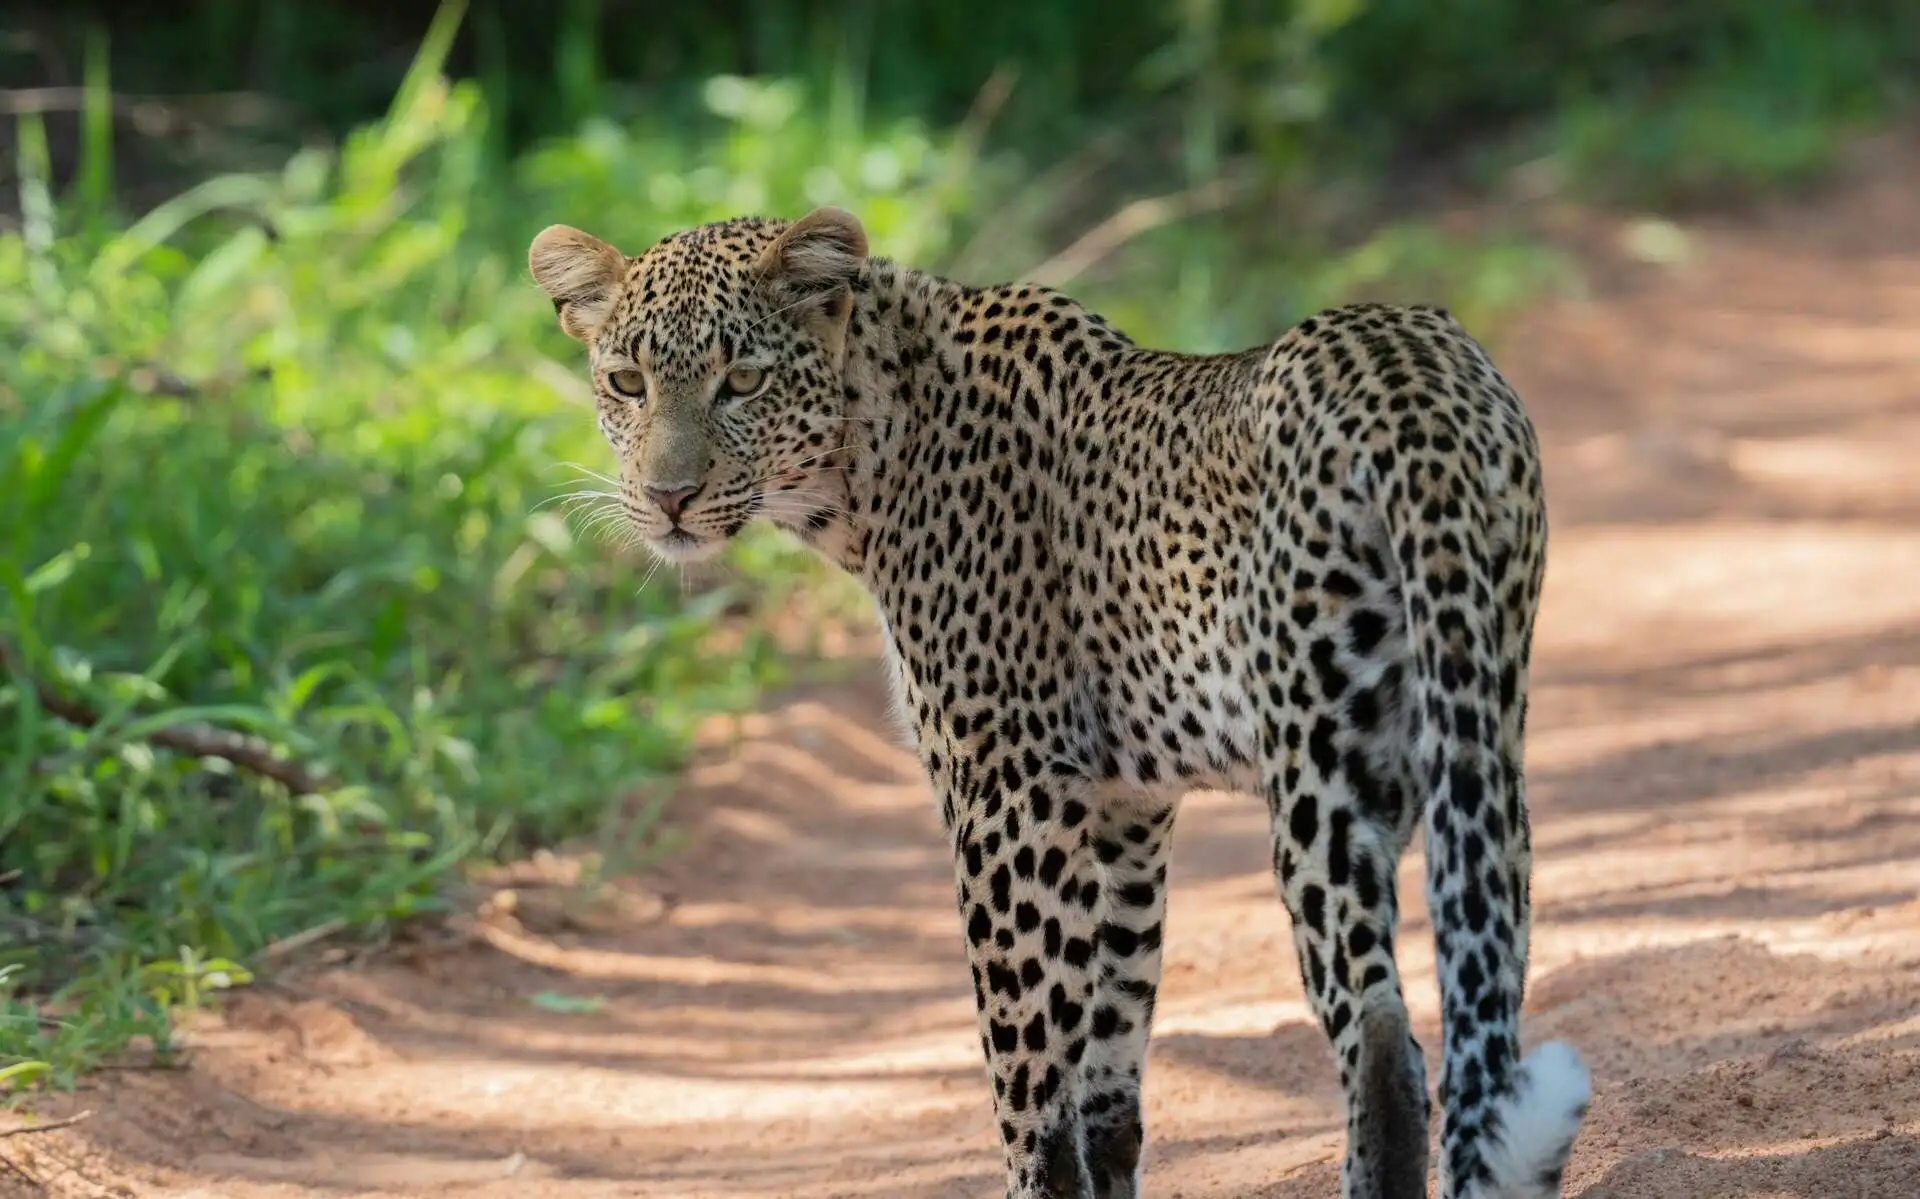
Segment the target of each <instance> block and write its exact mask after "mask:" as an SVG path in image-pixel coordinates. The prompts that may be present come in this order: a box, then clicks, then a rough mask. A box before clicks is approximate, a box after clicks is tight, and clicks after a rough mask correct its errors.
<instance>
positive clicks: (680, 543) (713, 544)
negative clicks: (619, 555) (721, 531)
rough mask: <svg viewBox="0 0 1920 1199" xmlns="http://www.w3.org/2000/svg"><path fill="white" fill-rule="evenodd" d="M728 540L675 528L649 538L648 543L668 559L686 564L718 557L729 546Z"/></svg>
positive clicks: (657, 552)
mask: <svg viewBox="0 0 1920 1199" xmlns="http://www.w3.org/2000/svg"><path fill="white" fill-rule="evenodd" d="M727 540H728V539H727V538H725V537H703V536H701V535H700V534H698V533H689V532H687V530H685V529H680V528H675V529H670V530H668V531H667V532H666V533H665V534H663V535H662V536H659V537H649V538H647V545H648V547H649V548H651V549H652V550H653V552H654V553H656V554H658V555H660V556H661V557H662V558H665V559H666V560H667V561H669V562H672V563H675V564H677V565H681V566H685V565H690V564H692V563H695V562H705V561H707V560H709V559H711V558H714V557H716V556H717V555H718V554H719V553H720V551H721V550H724V549H726V548H727Z"/></svg>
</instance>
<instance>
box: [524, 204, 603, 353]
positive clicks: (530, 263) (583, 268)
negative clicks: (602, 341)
mask: <svg viewBox="0 0 1920 1199" xmlns="http://www.w3.org/2000/svg"><path fill="white" fill-rule="evenodd" d="M527 267H528V269H529V270H531V271H532V272H533V278H534V282H536V283H538V284H539V285H540V286H541V288H542V289H543V290H545V292H546V293H547V295H548V296H549V297H551V298H552V300H553V311H554V314H555V315H556V316H558V317H559V318H560V328H561V330H562V331H563V332H565V333H566V335H567V336H568V337H571V338H573V339H574V340H575V341H582V342H585V341H592V340H593V335H594V333H595V332H597V331H598V330H599V328H600V325H601V324H602V322H604V321H605V320H606V319H607V314H608V313H610V312H611V311H613V301H614V297H615V294H616V291H617V289H618V288H619V286H620V281H621V280H622V279H624V278H626V274H627V258H626V255H624V254H622V253H621V252H620V251H618V250H616V249H614V248H613V247H612V246H610V245H608V244H607V243H606V242H603V241H601V240H600V239H599V238H597V237H595V236H593V235H592V234H591V233H582V232H581V231H580V230H578V229H574V228H571V227H569V226H567V225H549V226H547V227H546V228H545V229H542V230H541V231H540V233H539V235H538V236H536V237H535V238H534V239H533V244H532V245H531V246H529V247H528V248H527Z"/></svg>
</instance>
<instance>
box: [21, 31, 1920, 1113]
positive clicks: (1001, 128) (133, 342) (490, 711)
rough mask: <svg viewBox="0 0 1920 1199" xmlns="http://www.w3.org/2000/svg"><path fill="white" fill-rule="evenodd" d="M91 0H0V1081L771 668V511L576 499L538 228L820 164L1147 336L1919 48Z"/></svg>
mask: <svg viewBox="0 0 1920 1199" xmlns="http://www.w3.org/2000/svg"><path fill="white" fill-rule="evenodd" d="M128 8H129V6H125V5H117V4H109V3H105V2H103V0H71V2H69V3H65V4H62V5H60V6H57V7H56V6H36V5H31V4H28V5H22V4H14V5H11V6H9V8H8V11H7V15H6V16H5V17H0V82H3V83H4V86H3V87H0V103H4V105H5V112H6V113H7V114H10V119H8V120H7V121H5V122H4V127H0V151H4V157H3V159H0V178H3V179H4V183H5V186H4V188H3V189H0V192H3V193H4V198H0V214H4V215H0V1086H4V1085H5V1084H7V1083H8V1082H12V1083H16V1084H23V1083H27V1082H32V1081H36V1080H38V1081H51V1082H55V1083H69V1082H71V1081H72V1080H73V1079H74V1077H75V1076H76V1074H77V1073H78V1072H80V1071H82V1070H84V1069H86V1068H87V1067H89V1066H91V1065H93V1064H95V1063H97V1062H98V1061H100V1060H101V1057H102V1055H105V1054H109V1053H113V1052H116V1051H119V1050H121V1049H124V1048H125V1047H126V1046H128V1045H129V1044H131V1043H139V1044H142V1045H144V1046H146V1047H147V1048H148V1049H149V1051H151V1052H159V1053H166V1052H168V1051H169V1050H170V1047H171V1040H170V1036H171V1034H170V1031H169V1030H170V1027H171V1025H170V1022H169V1014H170V1013H171V1012H172V1011H174V1010H177V1009H178V1008H180V1007H183V1006H192V1005H194V1004H196V1003H198V1002H200V1001H201V1000H202V998H203V997H204V996H205V995H206V994H207V993H209V992H210V991H214V990H217V989H219V988H221V987H223V986H229V985H234V984H236V983H239V982H244V981H245V980H246V979H247V977H248V974H247V971H248V969H250V968H258V967H259V966H260V965H262V964H263V963H264V964H272V963H273V962H275V961H276V960H278V959H279V957H280V956H281V955H282V954H283V953H285V952H287V951H289V950H290V949H292V948H294V947H298V946H301V945H305V944H310V943H312V942H314V941H317V940H320V939H324V938H326V937H328V936H332V935H334V934H345V935H352V936H359V937H366V936H376V937H377V936H380V935H384V934H386V933H388V932H390V931H391V930H392V929H393V928H394V927H395V926H396V925H397V924H398V923H399V922H401V921H403V920H405V919H406V918H408V917H410V916H413V915H416V914H419V913H422V912H426V911H431V910H434V909H435V908H437V907H440V906H443V905H444V904H445V903H446V902H447V898H446V897H447V894H448V892H447V884H448V883H449V882H450V881H453V880H457V879H458V878H460V877H461V875H462V873H463V872H464V871H466V870H468V869H470V868H471V867H473V866H475V865H477V864H484V863H486V862H488V861H492V860H496V859H499V858H503V857H509V856H512V855H514V854H517V853H521V852H524V851H525V850H526V849H527V848H528V847H530V846H534V845H540V844H549V843H554V842H557V841H559V840H562V839H566V838H573V837H589V838H592V840H593V842H594V844H595V846H596V852H597V853H598V854H599V855H600V857H601V858H602V860H603V861H604V863H605V865H604V867H603V868H604V869H605V870H607V871H614V870H619V869H626V868H631V867H632V866H633V865H634V864H635V863H637V862H639V861H641V860H643V859H644V857H645V855H646V854H647V853H649V852H652V851H654V850H655V849H656V848H657V845H658V834H659V828H658V824H657V818H658V815H659V812H660V807H661V804H662V802H663V800H664V798H665V796H666V795H667V793H668V791H667V789H668V788H669V787H670V786H671V782H672V779H673V777H674V773H675V771H676V769H677V767H678V766H679V764H680V763H681V762H682V760H683V758H684V755H685V752H686V749H687V745H688V740H689V736H690V733H691V730H692V728H693V727H694V726H695V724H697V723H698V722H699V721H701V720H702V719H704V718H705V717H707V716H709V715H712V714H714V713H719V712H726V711H731V710H738V709H739V708H741V707H742V706H744V705H746V704H749V703H751V702H752V701H753V700H754V698H755V697H756V696H757V695H758V694H759V693H760V691H761V690H762V689H763V688H764V687H766V686H767V685H769V684H771V683H773V682H776V681H778V680H779V679H780V678H782V677H784V673H785V671H786V668H787V666H788V664H789V659H788V658H787V657H786V656H785V655H783V654H782V653H781V652H780V651H779V650H778V649H777V648H776V646H775V643H774V640H773V638H772V636H771V634H770V633H769V632H768V626H767V622H766V621H765V620H764V619H763V617H764V615H765V614H767V613H768V612H770V611H772V610H773V608H774V607H775V606H779V605H786V604H788V603H789V601H790V600H791V599H792V598H793V597H794V596H795V595H796V594H797V593H796V591H795V590H794V589H795V588H805V589H807V591H808V593H809V594H812V593H814V592H815V591H816V590H817V585H818V582H819V575H818V572H815V571H811V570H810V569H809V568H808V567H806V566H805V565H804V560H803V559H802V558H801V557H800V556H799V555H798V553H797V552H796V551H794V550H792V549H791V548H789V547H786V546H784V545H782V544H781V543H778V542H776V541H772V540H769V539H767V538H758V537H756V538H749V539H747V540H746V541H745V542H744V543H743V544H742V545H741V546H740V547H738V550H737V552H736V553H734V554H733V555H732V557H731V560H730V565H729V568H728V569H727V570H726V571H724V572H722V574H721V575H720V576H719V577H718V578H705V577H702V578H698V579H695V580H692V581H691V582H689V583H687V584H685V585H676V584H675V583H674V582H673V581H672V580H668V581H666V582H664V583H663V582H661V581H658V580H653V579H652V578H651V576H650V575H649V574H648V573H647V570H648V565H647V563H646V562H644V561H640V560H636V556H635V555H632V554H622V553H619V552H616V551H618V550H619V549H620V548H621V547H619V546H617V545H612V544H609V542H608V539H607V538H606V537H603V536H600V535H599V534H601V533H604V532H607V531H608V530H609V529H610V527H611V526H610V525H609V524H608V523H607V522H606V521H605V519H604V518H605V510H604V508H603V507H602V506H601V505H600V503H599V501H602V500H604V499H605V496H604V495H603V494H595V493H596V492H599V491H600V490H601V489H602V488H603V487H604V483H603V482H602V481H600V480H598V479H597V478H596V472H597V470H599V469H604V468H605V467H606V466H607V460H606V454H605V451H604V448H603V447H602V446H601V444H600V443H599V441H598V435H597V433H595V431H594V429H593V424H592V421H591V419H590V418H589V416H588V413H587V411H586V410H585V408H584V407H583V403H584V392H583V388H582V385H581V384H580V382H579V381H578V380H577V379H576V377H575V364H576V362H577V348H576V347H573V346H572V345H571V344H570V343H567V342H565V341H564V340H563V339H562V338H561V337H560V335H559V334H558V332H557V331H556V330H555V329H554V328H553V322H552V320H551V314H550V311H549V310H548V308H547V305H546V304H545V302H544V301H543V300H542V299H541V298H540V296H539V293H538V292H537V290H536V289H534V288H532V287H531V286H530V285H528V284H526V282H525V280H524V267H523V265H522V254H523V251H524V247H525V245H526V242H527V239H528V238H529V237H530V235H531V234H532V233H533V232H534V231H535V230H536V229H537V228H539V227H540V226H541V225H544V224H546V223H548V222H550V221H556V220H558V221H568V222H572V223H575V224H580V225H583V226H587V227H589V228H592V229H593V230H594V231H596V232H598V233H602V234H604V235H607V236H610V237H612V238H613V239H615V240H616V241H617V242H620V243H621V244H623V245H625V246H627V247H628V248H629V249H634V248H638V247H641V246H644V245H645V244H647V243H649V242H651V241H652V240H653V239H655V238H657V237H659V236H661V235H662V234H664V233H667V232H669V231H671V230H673V229H675V228H679V227H683V226H686V225H689V224H693V223H697V222H700V221H705V220H711V219H716V218H720V217H724V216H730V215H737V214H740V213H745V212H763V213H771V214H781V215H794V214H797V213H798V212H800V211H803V210H804V209H805V208H807V207H809V206H811V205H814V204H818V203H825V202H835V203H842V204H847V205H849V206H851V207H853V208H854V209H856V210H857V211H858V212H859V213H860V214H861V216H862V217H863V219H864V220H865V221H866V222H867V224H868V226H869V229H870V231H871V232H872V234H873V238H874V242H875V245H876V249H877V250H878V251H879V252H881V253H885V254H890V255H893V256H896V257H900V258H903V259H906V260H910V261H913V262H915V263H918V264H921V265H926V266H929V267H934V268H939V269H944V270H948V271H950V272H952V273H955V274H959V275H963V276H965V277H967V278H969V279H972V280H976V281H989V280H992V279H996V278H1004V277H1008V276H1011V275H1014V274H1028V275H1030V276H1039V277H1044V278H1046V279H1048V280H1049V281H1054V282H1060V283H1063V284H1064V285H1066V286H1068V287H1069V288H1070V289H1071V290H1074V291H1075V292H1077V293H1079V294H1081V295H1082V296H1083V297H1085V298H1086V299H1088V300H1089V301H1090V302H1092V303H1094V304H1095V305H1096V306H1098V307H1100V308H1102V309H1103V310H1105V311H1106V312H1107V313H1108V314H1109V315H1111V316H1113V317H1114V318H1116V319H1117V320H1119V321H1120V322H1121V323H1122V324H1123V325H1124V326H1126V327H1128V328H1130V329H1131V330H1133V331H1134V332H1135V333H1136V334H1137V335H1138V336H1140V337H1141V338H1142V339H1144V340H1148V341H1153V342H1158V343H1160V344H1178V345H1181V346H1183V347H1185V348H1190V349H1200V350H1204V349H1217V348H1225V347H1227V346H1232V345H1238V344H1247V343H1250V342H1253V341H1257V340H1260V339H1263V338H1265V337H1268V336H1271V335H1273V334H1274V333H1276V332H1277V331H1278V330H1279V329H1280V328H1281V327H1283V326H1284V324H1285V323H1286V322H1288V321H1290V320H1292V319H1295V318H1297V317H1298V316H1300V315H1303V314H1304V313H1305V312H1307V311H1309V310H1310V309H1312V308H1313V307H1316V306H1318V305H1320V304H1324V303H1329V302H1333V301H1337V300H1339V299H1342V298H1347V297H1350V296H1354V295H1358V294H1380V293H1386V294H1390V295H1399V296H1407V297H1412V296H1417V297H1419V298H1423V299H1433V300H1440V301H1442V302H1446V303H1449V304H1452V305H1453V306H1454V307H1455V308H1456V309H1457V310H1458V311H1460V312H1461V313H1462V315H1463V316H1464V317H1465V318H1466V319H1467V320H1468V322H1469V324H1470V325H1472V326H1473V327H1475V328H1476V330H1479V331H1482V332H1483V333H1487V334H1489V335H1491V334H1492V333H1494V332H1496V331H1497V327H1498V322H1499V320H1500V319H1501V317H1502V316H1503V315H1504V314H1505V313H1507V312H1510V311H1511V310H1513V309H1514V308H1515V307H1516V306H1518V305H1520V304H1523V303H1525V302H1526V300H1527V299H1528V298H1529V297H1530V296H1532V295H1534V294H1537V293H1538V291H1539V289H1541V288H1543V287H1550V286H1555V285H1558V284H1559V283H1561V282H1563V281H1565V279H1566V278H1567V276H1566V271H1565V267H1564V264H1562V263H1561V262H1560V261H1559V260H1558V259H1557V258H1555V257H1554V256H1553V255H1552V254H1551V253H1549V252H1547V251H1546V250H1544V249H1543V248H1542V247H1540V246H1538V245H1536V244H1534V243H1532V242H1531V241H1530V240H1529V239H1528V238H1527V237H1526V235H1525V232H1524V228H1522V227H1520V226H1518V225H1515V226H1507V225H1502V224H1499V223H1497V222H1496V223H1494V224H1491V225H1488V226H1483V227H1481V228H1479V229H1477V230H1476V231H1474V232H1472V233H1471V234H1464V233H1460V232H1458V231H1449V230H1448V229H1447V228H1445V227H1443V226H1442V225H1440V224H1437V223H1435V222H1434V221H1433V220H1432V219H1430V216H1429V214H1428V213H1426V212H1425V211H1423V206H1424V205H1427V204H1429V203H1431V202H1432V201H1433V199H1434V198H1435V197H1437V196H1457V195H1461V194H1465V195H1470V196H1471V195H1496V194H1502V193H1504V192H1510V191H1512V190H1515V185H1514V184H1513V182H1512V181H1513V180H1514V179H1516V178H1517V179H1523V180H1524V181H1525V182H1524V186H1522V187H1519V189H1518V190H1520V191H1523V192H1524V193H1525V194H1526V196H1527V197H1529V198H1530V199H1532V200H1539V199H1541V198H1556V197H1560V198H1565V197H1573V198H1582V199H1587V200H1593V201H1599V202H1612V203H1622V204H1634V205H1652V206H1673V205H1681V204H1687V203H1701V202H1716V201H1717V202H1723V201H1726V200H1729V199H1737V198H1739V197H1742V196H1745V195H1747V194H1751V193H1752V192H1754V191H1755V190H1756V189H1765V188H1770V187H1774V186H1777V185H1781V184H1789V183H1795V182H1799V181H1803V180H1806V179H1809V178H1813V177H1816V176H1817V175H1818V173H1819V172H1820V170H1821V169H1822V168H1823V167H1824V166H1825V165H1826V164H1828V163H1829V162H1830V161H1831V160H1832V156H1833V155H1834V154H1835V152H1836V151H1837V150H1838V148H1839V147H1840V146H1842V145H1843V144H1844V142H1845V140H1846V139H1847V138H1848V137H1849V136H1851V135H1852V134H1853V133H1855V132H1857V131H1859V130H1862V129H1865V128H1869V127H1871V126H1873V125H1874V124H1875V123H1878V122H1882V121H1885V120H1888V119H1890V118H1891V117H1892V115H1893V114H1895V113H1897V112H1898V111H1900V110H1901V108H1902V107H1903V106H1904V105H1907V104H1908V103H1909V102H1910V100H1911V91H1912V84H1913V80H1914V77H1915V71H1916V69H1917V68H1920V16H1917V15H1916V14H1920V8H1916V6H1913V5H1911V4H1909V3H1906V2H1905V0H1871V2H1869V0H1860V2H1855V3H1847V4H1816V3H1800V2H1794V0H1698V2H1695V3H1659V2H1657V0H1613V2H1604V3H1588V4H1571V5H1566V6H1561V7H1552V6H1540V5H1531V4H1525V3H1523V2H1522V0H1463V2H1462V3H1460V4H1454V5H1432V4H1425V3H1420V2H1418V0H1293V2H1289V3H1278V2H1270V3H1226V2H1224V0H1180V2H1179V3H1171V4H1169V3H1147V2H1145V0H1114V2H1113V3H1110V4H1106V5H1055V6H1044V5H1035V4H1032V3H1023V4H1018V5H1016V4H1012V3H1007V2H1005V0H975V2H974V3H971V4H968V5H965V6H963V7H955V6H951V5H937V4H924V5H907V4H881V3H879V2H878V0H854V2H851V3H827V2H825V0H710V2H709V3H706V4H702V5H693V6H660V5H651V4H639V3H623V2H621V0H561V2H560V3H557V4H549V5H524V4H511V3H505V2H496V3H476V4H474V5H473V6H472V8H471V10H468V9H467V8H466V7H465V6H463V5H457V4H447V5H437V4H431V3H424V2H421V0H387V2H385V3H381V4H372V3H364V2H361V0H353V2H349V3H326V4H322V3H320V2H319V0H286V2H275V3H271V4H267V3H237V2H220V0H201V2H198V3H188V2H186V0H172V2H156V3H153V4H151V5H149V6H146V7H145V8H144V9H143V10H142V11H141V14H140V15H139V16H137V17H130V16H128V15H126V12H127V10H128ZM568 464H572V465H568Z"/></svg>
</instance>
